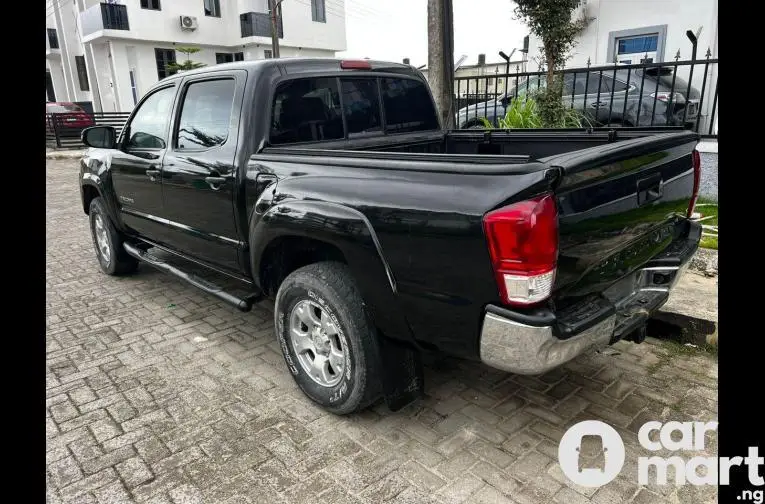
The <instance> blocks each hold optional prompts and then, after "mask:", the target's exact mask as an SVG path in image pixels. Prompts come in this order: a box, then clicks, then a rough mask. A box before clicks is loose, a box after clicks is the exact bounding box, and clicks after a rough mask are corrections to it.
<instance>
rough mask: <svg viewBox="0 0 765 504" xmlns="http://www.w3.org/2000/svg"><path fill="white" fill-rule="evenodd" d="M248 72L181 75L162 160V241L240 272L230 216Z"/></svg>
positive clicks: (235, 233)
mask: <svg viewBox="0 0 765 504" xmlns="http://www.w3.org/2000/svg"><path fill="white" fill-rule="evenodd" d="M245 80H246V73H245V72H244V71H236V70H233V71H231V72H225V73H222V72H216V73H215V74H213V75H204V74H202V75H199V76H194V77H192V78H187V79H184V81H183V82H182V84H181V89H180V92H179V99H178V100H177V104H176V108H175V111H174V114H173V117H174V122H173V128H172V135H171V140H170V145H169V148H168V149H167V153H166V154H165V157H164V162H163V163H162V199H163V206H164V212H163V216H164V217H165V218H166V223H165V225H166V232H165V236H164V237H163V242H164V243H165V244H166V245H168V246H169V247H171V248H173V249H176V250H178V251H179V252H182V253H183V254H184V255H188V256H191V257H192V258H194V259H198V260H201V261H203V262H205V263H207V264H209V265H212V266H215V267H219V268H222V269H225V270H229V271H232V272H240V271H241V266H240V261H239V251H240V250H242V249H243V248H244V242H243V241H242V237H240V236H239V234H238V231H237V228H236V225H235V218H234V191H235V189H236V187H237V183H236V174H237V170H236V166H235V165H234V156H235V154H236V148H237V139H238V136H239V112H240V109H241V103H242V96H243V92H244V84H245Z"/></svg>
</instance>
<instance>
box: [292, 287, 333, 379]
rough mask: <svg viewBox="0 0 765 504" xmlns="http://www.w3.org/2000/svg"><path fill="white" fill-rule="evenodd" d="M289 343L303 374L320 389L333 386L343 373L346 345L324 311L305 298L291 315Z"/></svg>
mask: <svg viewBox="0 0 765 504" xmlns="http://www.w3.org/2000/svg"><path fill="white" fill-rule="evenodd" d="M289 329H290V332H289V336H290V340H291V343H292V348H293V350H294V351H295V355H297V360H298V362H299V363H300V366H301V367H302V368H303V371H305V372H306V374H307V375H308V376H310V377H311V379H312V380H313V381H314V382H316V383H318V384H319V385H321V386H323V387H334V386H335V385H337V384H338V383H340V380H341V379H342V377H343V372H344V371H345V367H346V363H345V352H346V348H345V344H344V340H343V338H342V336H341V334H340V332H339V331H338V329H337V326H336V325H335V323H334V322H333V321H332V319H331V318H330V316H329V314H328V313H327V310H326V309H324V308H322V307H321V306H320V305H319V304H318V303H315V302H313V301H310V300H308V299H305V300H303V301H300V302H299V303H298V304H296V305H295V307H294V308H293V309H292V313H291V314H290V327H289Z"/></svg>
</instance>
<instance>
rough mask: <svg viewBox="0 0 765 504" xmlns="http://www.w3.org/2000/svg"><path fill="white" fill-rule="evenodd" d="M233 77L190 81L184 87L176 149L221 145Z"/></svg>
mask: <svg viewBox="0 0 765 504" xmlns="http://www.w3.org/2000/svg"><path fill="white" fill-rule="evenodd" d="M234 84H235V83H234V80H233V79H224V80H213V81H205V82H193V83H191V84H189V86H188V87H187V88H186V96H185V97H184V99H183V106H182V107H183V108H182V109H181V118H180V121H179V123H178V133H177V135H178V136H177V137H176V142H175V145H176V146H177V148H178V150H183V149H204V148H208V147H214V146H216V145H221V144H222V143H223V142H225V141H226V138H228V128H229V122H230V119H231V107H232V106H233V102H234Z"/></svg>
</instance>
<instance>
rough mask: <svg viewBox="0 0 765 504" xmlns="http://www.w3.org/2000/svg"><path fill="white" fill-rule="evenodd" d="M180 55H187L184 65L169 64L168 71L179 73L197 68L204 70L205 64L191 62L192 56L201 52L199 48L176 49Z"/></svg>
mask: <svg viewBox="0 0 765 504" xmlns="http://www.w3.org/2000/svg"><path fill="white" fill-rule="evenodd" d="M175 50H176V51H178V52H179V53H183V54H185V55H186V61H184V62H183V63H168V64H167V68H168V70H171V71H173V72H178V71H180V70H194V69H195V68H202V67H203V66H206V65H205V64H204V63H199V62H198V61H191V55H192V54H196V53H198V52H199V51H201V49H200V48H198V47H176V49H175Z"/></svg>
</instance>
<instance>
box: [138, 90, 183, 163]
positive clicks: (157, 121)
mask: <svg viewBox="0 0 765 504" xmlns="http://www.w3.org/2000/svg"><path fill="white" fill-rule="evenodd" d="M173 98H175V87H168V88H164V89H160V90H159V91H157V92H156V93H154V94H152V95H151V96H149V97H148V98H146V100H145V101H144V102H143V103H142V104H141V107H140V108H139V109H138V111H137V112H136V113H135V115H134V116H133V120H132V121H131V122H130V130H129V132H128V133H129V134H130V138H128V140H127V147H128V148H133V149H164V148H165V147H166V143H165V133H166V131H167V124H168V122H169V120H170V109H171V108H172V106H173Z"/></svg>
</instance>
